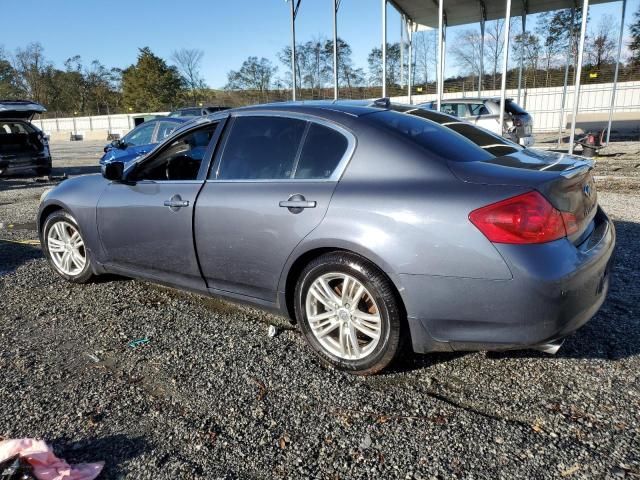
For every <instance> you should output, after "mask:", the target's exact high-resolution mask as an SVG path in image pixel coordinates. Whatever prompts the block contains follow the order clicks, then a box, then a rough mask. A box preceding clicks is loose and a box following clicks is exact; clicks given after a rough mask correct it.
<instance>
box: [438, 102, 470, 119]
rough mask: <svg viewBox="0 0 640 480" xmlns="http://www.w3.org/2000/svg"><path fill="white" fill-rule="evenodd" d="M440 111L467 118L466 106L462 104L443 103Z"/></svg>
mask: <svg viewBox="0 0 640 480" xmlns="http://www.w3.org/2000/svg"><path fill="white" fill-rule="evenodd" d="M440 111H441V112H444V113H448V114H449V115H454V116H456V117H466V116H467V105H466V104H464V103H443V104H442V105H441V106H440Z"/></svg>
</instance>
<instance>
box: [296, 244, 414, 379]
mask: <svg viewBox="0 0 640 480" xmlns="http://www.w3.org/2000/svg"><path fill="white" fill-rule="evenodd" d="M295 309H296V317H297V319H298V323H299V324H300V328H301V330H302V332H303V333H304V336H305V339H306V340H307V342H308V343H309V345H310V346H311V347H312V348H313V350H314V351H315V352H316V353H317V354H318V356H319V357H320V358H321V359H322V360H323V361H325V362H326V363H329V364H331V365H333V366H334V367H337V368H340V369H342V370H347V371H350V372H352V373H356V374H359V375H371V374H374V373H376V372H379V371H380V370H382V369H383V368H385V367H386V366H388V365H389V364H390V363H391V362H392V361H393V359H394V358H395V357H396V356H397V354H398V353H399V351H400V347H401V340H402V338H401V337H402V321H401V310H400V308H399V305H398V300H397V298H396V295H395V292H394V290H393V287H392V285H391V283H390V282H389V280H388V279H387V278H386V277H385V276H384V274H382V272H380V271H379V270H378V269H377V268H376V267H375V266H374V265H372V264H371V263H369V262H368V261H366V260H365V259H363V258H362V257H360V256H358V255H355V254H351V253H347V252H334V253H329V254H325V255H322V256H320V257H318V258H317V259H315V260H313V261H312V262H311V263H309V265H307V266H306V267H305V269H304V270H303V271H302V274H301V275H300V278H299V280H298V283H297V285H296V292H295Z"/></svg>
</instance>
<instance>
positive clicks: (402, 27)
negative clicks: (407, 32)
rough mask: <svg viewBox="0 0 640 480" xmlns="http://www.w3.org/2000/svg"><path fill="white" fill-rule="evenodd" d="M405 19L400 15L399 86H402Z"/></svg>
mask: <svg viewBox="0 0 640 480" xmlns="http://www.w3.org/2000/svg"><path fill="white" fill-rule="evenodd" d="M405 26H406V19H405V18H404V15H400V88H404V29H405Z"/></svg>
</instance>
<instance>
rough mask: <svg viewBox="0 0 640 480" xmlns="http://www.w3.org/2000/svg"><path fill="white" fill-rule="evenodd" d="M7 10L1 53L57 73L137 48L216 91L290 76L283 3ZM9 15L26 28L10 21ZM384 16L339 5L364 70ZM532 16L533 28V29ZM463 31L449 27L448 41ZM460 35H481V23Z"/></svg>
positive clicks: (29, 0) (313, 24)
mask: <svg viewBox="0 0 640 480" xmlns="http://www.w3.org/2000/svg"><path fill="white" fill-rule="evenodd" d="M424 1H430V0H424ZM444 1H445V8H446V0H444ZM516 1H517V0H516ZM332 3H333V2H332V0H302V2H301V6H300V10H299V13H298V18H297V21H296V35H297V41H298V42H304V41H307V40H312V39H316V38H331V37H332V35H333V33H332V32H333V31H332V28H333V27H332V23H331V22H332V12H331V10H332ZM10 4H11V7H10V8H9V9H7V8H4V9H3V13H4V15H3V17H4V19H5V21H3V25H2V29H0V46H3V47H4V48H5V50H7V51H8V52H9V53H11V52H13V51H15V49H16V48H18V47H24V46H25V45H26V44H28V43H29V42H35V41H37V42H40V43H41V44H42V45H43V46H44V49H45V56H46V57H47V58H48V59H49V60H51V61H53V62H54V64H55V65H56V66H57V67H60V68H62V66H63V63H64V61H65V60H66V59H67V58H69V57H72V56H74V55H80V56H81V57H82V59H83V61H84V62H85V64H89V63H90V62H91V61H92V60H94V59H97V60H99V61H100V62H101V63H103V64H104V65H106V66H107V67H121V68H123V67H126V66H128V65H130V64H132V63H134V62H135V60H136V56H137V54H138V48H140V47H144V46H148V47H150V48H151V50H152V51H153V52H154V53H155V54H157V55H159V56H161V57H163V58H165V59H169V58H170V56H171V53H172V52H173V51H175V50H177V49H180V48H198V49H201V50H203V51H204V58H203V65H202V74H203V77H204V79H205V81H206V83H207V84H208V85H210V86H211V87H214V88H220V87H223V86H224V85H225V83H226V79H227V72H228V71H229V70H232V69H236V70H237V69H238V68H239V67H240V65H241V64H242V62H243V60H244V59H246V58H247V57H248V56H257V57H266V58H268V59H270V60H272V61H273V62H274V64H276V65H278V67H279V72H278V73H279V74H280V75H284V74H285V70H284V67H283V66H282V65H281V64H280V63H279V62H278V60H277V56H276V55H277V52H278V51H280V50H281V49H282V48H283V47H285V46H286V45H288V44H289V43H290V20H289V18H290V17H289V8H290V7H289V5H288V4H287V3H286V1H285V0H183V1H182V2H176V1H175V0H174V1H168V0H126V1H125V0H109V1H108V2H102V1H97V0H59V1H55V2H54V1H51V0H20V1H19V2H11V3H10ZM639 4H640V0H628V3H627V15H626V22H625V23H626V24H627V25H628V24H629V23H630V22H631V20H632V18H633V13H634V12H636V11H637V10H638V6H639ZM620 5H621V2H619V1H617V2H615V3H610V4H605V5H595V6H592V7H591V8H590V24H591V25H592V26H593V27H595V26H596V25H597V23H598V20H599V18H600V17H601V16H602V15H604V14H610V15H613V16H614V17H615V18H616V19H619V18H620V9H621V7H620ZM12 10H13V11H12ZM387 12H388V13H387V19H388V31H387V32H388V33H387V36H388V41H389V42H395V41H399V39H400V16H399V15H398V13H397V12H396V11H395V9H394V8H393V7H392V6H389V7H388V10H387ZM7 13H9V14H10V17H11V18H14V19H23V20H24V21H20V20H16V21H10V22H9V21H7V18H9V16H7ZM381 16H382V12H381V3H380V0H342V2H341V4H340V11H339V16H338V35H339V36H340V37H341V38H343V39H344V40H346V41H347V42H348V43H349V44H350V45H351V47H352V50H353V60H354V62H355V63H356V65H358V66H360V67H362V68H364V69H365V70H366V67H367V55H368V53H369V52H370V51H371V49H372V48H373V47H377V46H379V45H380V43H381V26H380V22H381ZM533 17H534V18H532V19H531V20H528V29H529V25H531V28H533V24H534V22H535V16H533ZM27 23H28V28H25V25H26V24H27ZM512 25H513V24H512ZM459 28H460V27H452V28H450V29H449V30H450V32H449V33H448V35H447V36H448V38H453V37H454V36H455V32H456V30H457V29H459ZM462 28H475V29H479V27H478V25H477V24H476V25H470V26H466V27H462ZM625 36H628V32H626V33H625ZM449 43H450V42H448V45H449ZM456 73H457V71H456V65H455V64H454V63H453V62H451V61H448V62H447V72H446V75H447V76H448V75H453V74H456Z"/></svg>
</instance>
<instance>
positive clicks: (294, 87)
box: [289, 0, 300, 102]
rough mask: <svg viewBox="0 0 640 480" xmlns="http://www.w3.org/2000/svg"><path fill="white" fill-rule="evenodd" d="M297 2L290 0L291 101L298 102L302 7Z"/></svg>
mask: <svg viewBox="0 0 640 480" xmlns="http://www.w3.org/2000/svg"><path fill="white" fill-rule="evenodd" d="M295 2H296V0H289V3H290V4H291V99H292V100H293V101H294V102H295V101H296V90H297V89H298V87H297V83H298V82H297V75H296V74H297V72H296V15H297V14H298V7H299V6H300V0H298V3H297V4H296V5H294V3H295Z"/></svg>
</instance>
